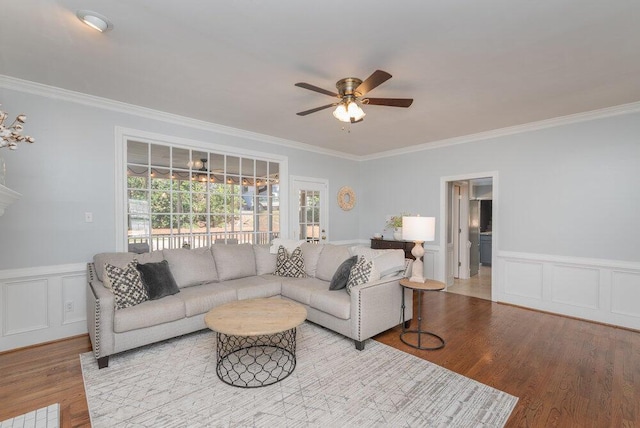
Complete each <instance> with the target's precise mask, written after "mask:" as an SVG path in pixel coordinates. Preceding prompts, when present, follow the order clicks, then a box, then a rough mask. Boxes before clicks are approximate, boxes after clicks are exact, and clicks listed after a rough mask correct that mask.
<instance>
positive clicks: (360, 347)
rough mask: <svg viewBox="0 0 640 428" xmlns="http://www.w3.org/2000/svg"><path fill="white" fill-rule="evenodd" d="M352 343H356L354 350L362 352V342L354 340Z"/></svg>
mask: <svg viewBox="0 0 640 428" xmlns="http://www.w3.org/2000/svg"><path fill="white" fill-rule="evenodd" d="M354 342H356V349H357V350H358V351H362V350H363V349H364V340H363V341H360V340H354Z"/></svg>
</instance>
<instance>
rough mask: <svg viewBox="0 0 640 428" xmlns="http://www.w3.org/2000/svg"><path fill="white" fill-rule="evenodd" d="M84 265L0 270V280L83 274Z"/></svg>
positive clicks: (85, 265)
mask: <svg viewBox="0 0 640 428" xmlns="http://www.w3.org/2000/svg"><path fill="white" fill-rule="evenodd" d="M86 270H87V264H86V263H72V264H66V265H54V266H36V267H30V268H19V269H4V270H0V280H7V279H11V280H13V279H25V278H34V277H45V276H51V275H66V274H75V273H78V272H85V271H86Z"/></svg>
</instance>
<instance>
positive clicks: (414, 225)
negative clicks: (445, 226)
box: [402, 216, 436, 242]
mask: <svg viewBox="0 0 640 428" xmlns="http://www.w3.org/2000/svg"><path fill="white" fill-rule="evenodd" d="M435 238H436V218H435V217H420V216H416V217H402V239H404V240H405V241H422V242H426V241H433V240H434V239H435Z"/></svg>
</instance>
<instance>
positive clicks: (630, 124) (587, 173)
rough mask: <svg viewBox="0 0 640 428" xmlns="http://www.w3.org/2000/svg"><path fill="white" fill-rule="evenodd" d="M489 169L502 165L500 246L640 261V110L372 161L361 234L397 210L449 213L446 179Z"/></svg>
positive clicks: (365, 168)
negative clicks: (443, 202)
mask: <svg viewBox="0 0 640 428" xmlns="http://www.w3.org/2000/svg"><path fill="white" fill-rule="evenodd" d="M487 171H498V173H499V205H500V206H499V210H500V218H499V222H500V223H499V224H494V230H495V229H496V228H497V229H499V232H500V235H499V236H500V243H499V245H500V248H498V249H497V250H504V251H515V252H526V253H537V254H547V255H562V256H573V257H586V258H599V259H610V260H622V261H636V262H637V261H640V244H639V243H640V229H639V228H638V218H639V216H640V113H633V114H625V115H620V116H614V117H609V118H602V119H597V120H591V121H587V122H580V123H573V124H568V125H563V126H557V127H554V128H547V129H543V130H537V131H530V132H525V133H521V134H517V135H511V136H504V137H499V138H493V139H488V140H485V141H478V142H472V143H468V144H460V145H455V146H449V147H443V148H438V149H433V150H424V151H422V152H417V153H411V154H405V155H399V156H395V157H392V158H384V159H378V160H372V161H369V162H366V163H364V164H363V165H362V176H363V177H366V180H364V181H363V184H362V186H363V189H362V194H363V197H362V200H363V206H362V207H361V212H363V213H366V215H364V216H362V222H361V223H360V235H361V236H362V237H369V236H372V235H373V233H374V232H378V231H380V230H381V229H382V228H383V227H384V220H385V215H387V214H393V213H399V212H402V211H407V212H412V213H417V214H421V215H424V216H435V217H436V218H437V217H439V215H440V177H443V176H455V175H461V174H470V173H476V172H487ZM494 192H495V187H494ZM494 197H495V194H494ZM437 221H438V222H440V221H441V219H440V218H438V219H437ZM439 242H440V237H439V236H436V242H433V243H432V244H438V243H439ZM494 250H496V249H494Z"/></svg>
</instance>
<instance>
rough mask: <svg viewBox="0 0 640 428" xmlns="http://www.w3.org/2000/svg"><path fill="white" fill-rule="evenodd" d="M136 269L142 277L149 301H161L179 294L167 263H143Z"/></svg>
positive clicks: (164, 261)
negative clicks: (163, 298)
mask: <svg viewBox="0 0 640 428" xmlns="http://www.w3.org/2000/svg"><path fill="white" fill-rule="evenodd" d="M136 268H137V269H138V271H139V272H140V276H141V277H142V283H143V284H144V286H145V288H146V289H147V293H148V294H149V300H157V299H161V298H162V297H165V296H171V295H172V294H176V293H179V292H180V289H179V288H178V284H176V280H175V279H174V278H173V275H172V274H171V270H170V269H169V262H167V261H166V260H163V261H161V262H159V263H145V264H142V265H140V264H139V265H137V266H136Z"/></svg>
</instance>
